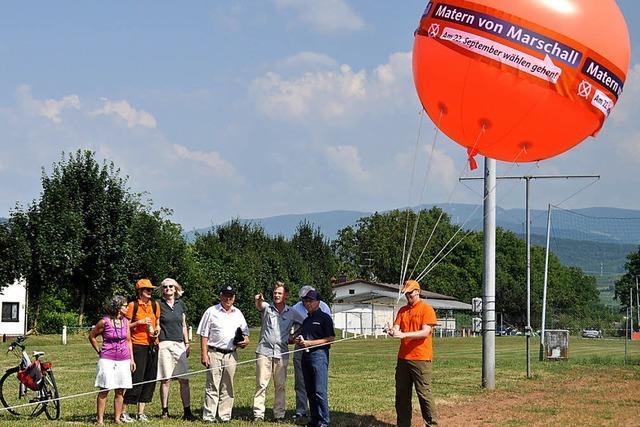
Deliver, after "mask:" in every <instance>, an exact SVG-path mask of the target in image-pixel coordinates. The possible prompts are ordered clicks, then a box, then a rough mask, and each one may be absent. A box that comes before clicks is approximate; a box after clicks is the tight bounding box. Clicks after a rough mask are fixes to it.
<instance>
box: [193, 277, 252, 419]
mask: <svg viewBox="0 0 640 427" xmlns="http://www.w3.org/2000/svg"><path fill="white" fill-rule="evenodd" d="M235 300H236V291H235V289H234V287H233V286H231V285H225V286H223V287H222V289H221V290H220V303H219V304H216V305H214V306H212V307H209V308H208V309H207V311H205V312H204V315H203V316H202V319H201V320H200V325H199V326H198V335H200V352H201V361H202V364H203V365H204V366H205V367H206V368H207V369H208V371H207V380H206V383H205V390H204V404H203V406H202V420H203V421H205V422H214V421H215V420H216V414H217V415H218V418H220V421H222V422H229V421H230V420H231V411H232V410H233V399H234V394H233V376H234V374H235V372H236V364H237V362H238V356H237V354H236V347H240V348H245V347H246V346H247V345H248V344H249V327H248V326H247V321H246V320H245V318H244V315H243V314H242V312H241V311H240V309H238V308H236V307H234V306H233V304H234V302H235Z"/></svg>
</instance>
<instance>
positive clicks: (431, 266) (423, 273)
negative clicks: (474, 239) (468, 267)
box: [416, 148, 526, 281]
mask: <svg viewBox="0 0 640 427" xmlns="http://www.w3.org/2000/svg"><path fill="white" fill-rule="evenodd" d="M525 151H526V150H525V149H524V148H522V149H521V150H520V152H519V153H518V155H517V156H516V157H515V159H514V160H513V162H512V163H511V166H510V169H509V170H508V171H507V172H510V171H511V170H512V169H513V168H515V167H516V166H517V165H518V163H517V161H518V158H519V157H520V156H521V155H522V153H524V152H525ZM497 185H498V183H497V181H496V184H495V185H494V186H493V188H491V189H490V190H489V191H488V192H487V194H486V195H485V196H484V197H483V198H482V203H484V201H485V200H486V198H487V197H489V195H490V194H491V193H493V192H494V191H495V189H496V187H497ZM514 188H515V185H513V186H512V187H511V190H510V191H508V192H506V193H505V194H503V195H502V197H506V196H507V195H508V194H509V193H510V192H511V191H512V190H513V189H514ZM480 206H481V205H480V204H479V205H477V206H476V207H475V208H474V209H473V211H471V213H470V214H469V215H468V216H467V218H466V219H465V220H464V222H463V223H462V225H460V226H459V228H458V230H456V232H455V233H454V234H453V236H451V238H450V239H449V240H448V241H447V243H445V244H444V246H443V247H442V248H441V249H440V251H439V252H438V253H437V254H436V255H435V256H434V257H433V258H432V259H431V262H429V264H428V265H427V266H426V267H425V268H424V269H423V270H422V271H421V272H420V274H419V275H418V278H417V279H416V280H418V281H420V280H422V279H424V278H425V277H426V276H427V275H428V274H429V273H430V272H431V271H432V270H433V269H434V268H436V267H437V266H438V265H439V264H440V263H441V262H442V261H444V259H445V258H446V257H447V255H449V254H450V253H451V251H453V249H455V248H456V247H457V246H458V245H459V244H460V243H462V241H463V240H464V239H465V238H466V237H467V236H469V234H471V233H473V230H468V231H467V232H466V233H465V234H464V235H463V236H462V237H461V238H460V240H459V241H457V242H456V243H455V244H454V245H453V247H452V248H451V249H449V250H448V251H447V252H446V253H445V254H444V255H443V256H442V257H441V258H440V259H438V256H440V254H442V252H443V251H444V250H445V249H446V248H447V246H449V244H450V243H451V242H452V241H453V239H454V238H455V237H456V236H457V235H458V234H459V233H460V232H461V231H462V230H463V229H464V226H465V225H466V224H467V222H469V220H470V219H471V217H472V216H473V215H474V214H475V212H476V211H477V210H478V209H479V208H480ZM496 206H497V203H496ZM494 209H495V207H494ZM485 216H486V214H483V216H482V218H483V220H484V218H485ZM436 260H437V261H436ZM434 263H435V264H434Z"/></svg>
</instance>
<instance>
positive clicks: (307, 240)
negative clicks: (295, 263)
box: [291, 221, 337, 301]
mask: <svg viewBox="0 0 640 427" xmlns="http://www.w3.org/2000/svg"><path fill="white" fill-rule="evenodd" d="M291 245H292V247H293V248H294V250H295V251H296V252H297V253H298V255H299V257H300V259H301V260H302V263H303V265H304V266H305V267H306V269H307V270H308V272H309V279H308V281H306V282H305V281H304V280H303V278H302V277H298V278H297V279H298V280H297V281H298V283H300V284H301V285H305V284H310V285H312V286H313V287H314V288H316V290H317V291H318V292H319V293H320V295H322V297H323V299H325V300H326V301H331V300H333V290H332V289H331V277H333V276H334V275H335V273H336V266H337V262H336V258H335V255H334V254H333V251H332V250H331V247H330V246H329V242H328V241H327V240H326V239H325V238H324V236H323V235H322V233H321V232H320V228H315V229H314V228H313V227H312V226H311V224H309V223H308V222H306V221H305V222H302V223H300V224H299V225H298V227H297V229H296V232H295V233H294V235H293V237H292V238H291Z"/></svg>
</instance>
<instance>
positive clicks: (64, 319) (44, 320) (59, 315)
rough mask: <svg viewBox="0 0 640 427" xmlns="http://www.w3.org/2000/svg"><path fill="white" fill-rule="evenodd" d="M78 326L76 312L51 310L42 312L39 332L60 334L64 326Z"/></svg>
mask: <svg viewBox="0 0 640 427" xmlns="http://www.w3.org/2000/svg"><path fill="white" fill-rule="evenodd" d="M65 325H66V326H77V325H78V314H77V313H74V312H70V311H67V312H59V311H49V310H47V311H46V312H44V313H41V314H40V319H39V321H38V332H39V333H41V334H58V333H60V332H61V331H62V327H63V326H65Z"/></svg>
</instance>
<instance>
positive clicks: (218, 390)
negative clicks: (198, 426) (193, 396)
mask: <svg viewBox="0 0 640 427" xmlns="http://www.w3.org/2000/svg"><path fill="white" fill-rule="evenodd" d="M237 363H238V356H237V354H236V352H235V351H234V352H232V353H229V354H222V353H219V352H217V351H214V350H211V349H209V370H208V371H207V380H206V383H205V386H204V404H203V405H202V420H203V421H215V419H216V413H217V414H218V417H219V418H220V420H221V421H229V420H230V419H231V411H232V409H233V376H234V375H235V373H236V364H237Z"/></svg>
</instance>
